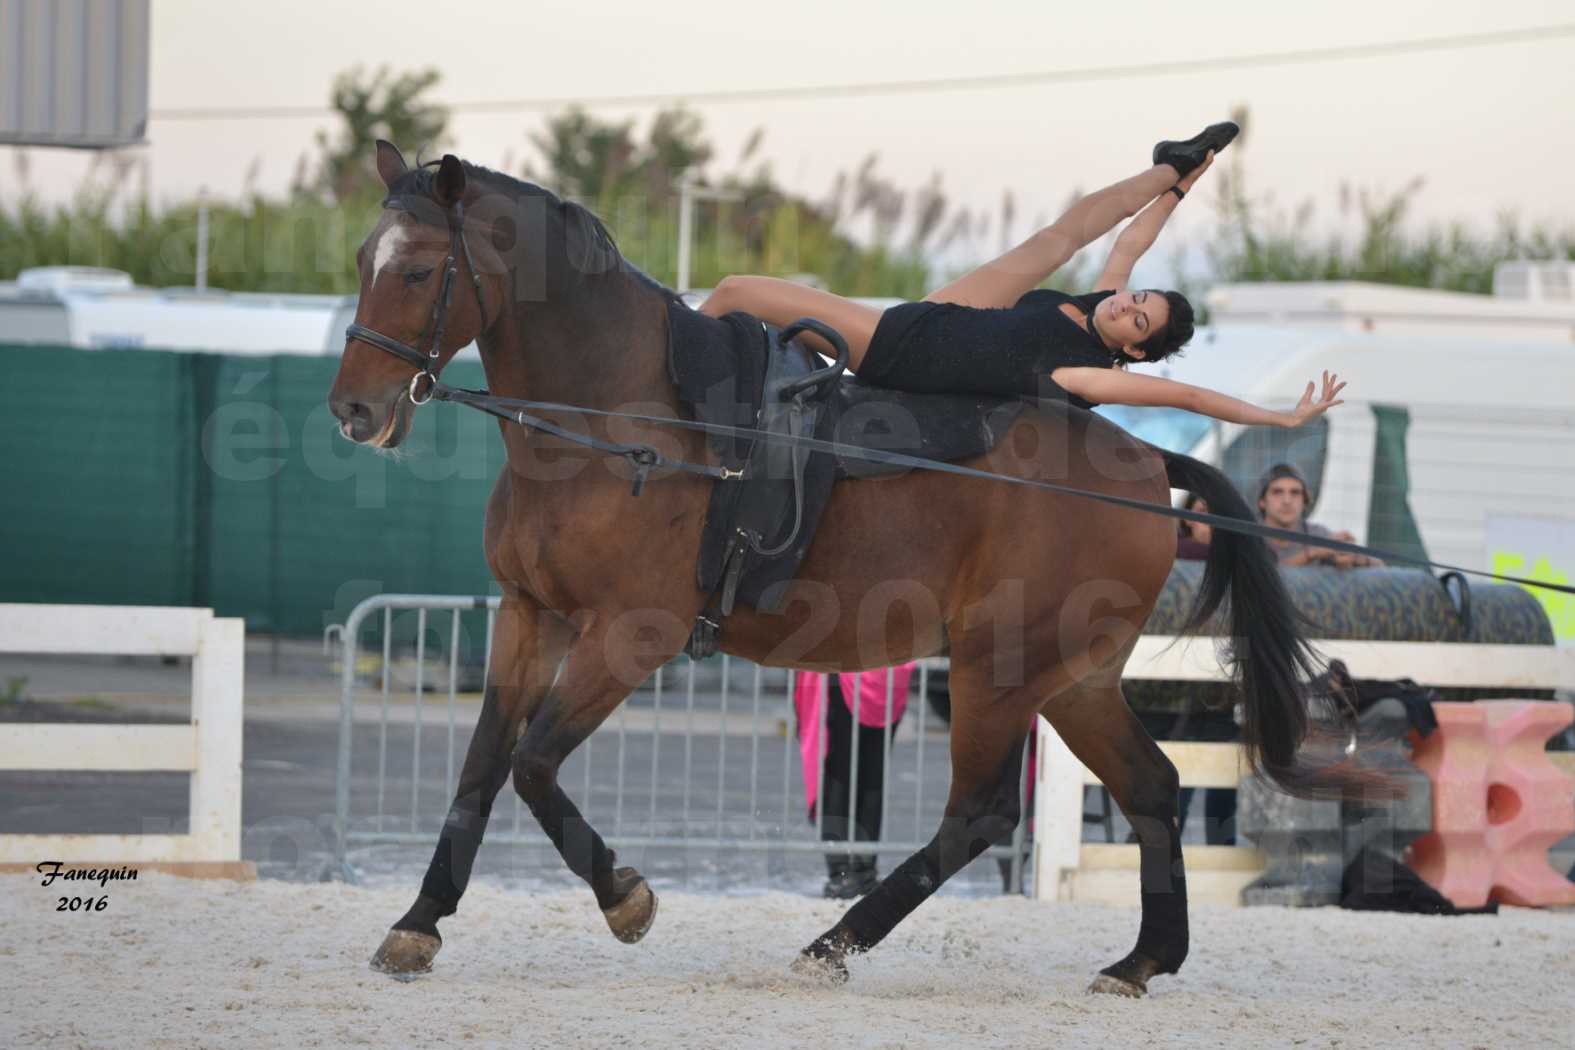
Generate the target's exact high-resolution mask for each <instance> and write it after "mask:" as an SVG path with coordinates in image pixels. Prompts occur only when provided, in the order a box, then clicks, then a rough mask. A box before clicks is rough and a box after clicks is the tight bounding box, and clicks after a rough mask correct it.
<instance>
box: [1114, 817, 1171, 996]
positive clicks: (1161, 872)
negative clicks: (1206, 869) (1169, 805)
mask: <svg viewBox="0 0 1575 1050" xmlns="http://www.w3.org/2000/svg"><path fill="white" fill-rule="evenodd" d="M1133 824H1134V827H1137V826H1138V825H1140V824H1141V825H1144V827H1142V828H1141V830H1139V837H1140V839H1141V841H1142V845H1141V846H1140V847H1139V850H1140V854H1141V858H1142V859H1141V862H1140V863H1141V870H1142V900H1143V921H1142V923H1141V924H1140V925H1139V927H1138V940H1137V947H1136V948H1134V949H1133V950H1132V953H1131V954H1130V955H1128V956H1127V957H1126V958H1125V959H1122V960H1121V961H1120V962H1118V963H1116V964H1115V965H1114V966H1110V967H1107V968H1106V969H1104V970H1101V971H1100V972H1101V973H1104V974H1107V975H1109V976H1111V977H1119V978H1121V979H1122V980H1128V981H1131V980H1134V976H1133V975H1134V974H1139V975H1140V979H1138V980H1137V983H1142V980H1143V979H1146V978H1147V977H1148V976H1151V975H1152V974H1155V973H1175V972H1177V971H1178V970H1180V969H1181V964H1182V962H1183V961H1185V960H1186V958H1187V948H1188V937H1189V934H1188V930H1187V877H1186V873H1185V870H1184V868H1183V866H1182V857H1181V833H1180V832H1179V831H1178V830H1177V829H1176V824H1175V821H1174V820H1170V821H1168V822H1164V821H1159V820H1154V819H1152V818H1151V819H1149V820H1143V819H1142V818H1139V819H1138V820H1135V821H1134V822H1133Z"/></svg>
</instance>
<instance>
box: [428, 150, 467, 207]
mask: <svg viewBox="0 0 1575 1050" xmlns="http://www.w3.org/2000/svg"><path fill="white" fill-rule="evenodd" d="M464 195H465V165H463V164H461V163H460V162H459V158H458V157H456V156H454V154H452V153H445V154H443V163H441V164H439V165H438V172H437V178H435V179H433V180H432V196H433V197H434V198H435V199H436V200H437V202H438V203H439V204H441V205H442V206H443V207H445V208H448V207H451V206H452V205H453V204H454V202H455V201H457V200H459V199H460V198H461V197H463V196H464Z"/></svg>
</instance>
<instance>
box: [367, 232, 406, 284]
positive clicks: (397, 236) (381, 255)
mask: <svg viewBox="0 0 1575 1050" xmlns="http://www.w3.org/2000/svg"><path fill="white" fill-rule="evenodd" d="M407 235H408V231H407V230H406V229H405V227H403V226H400V225H398V224H394V225H390V226H389V227H388V228H387V229H385V230H384V231H383V232H382V234H381V235H380V236H379V237H378V238H377V249H376V251H374V252H373V253H372V286H373V287H376V285H377V278H378V275H379V274H381V273H382V272H383V268H384V267H385V266H387V265H388V264H389V263H391V262H393V261H394V259H395V258H396V257H397V256H398V255H399V250H400V249H401V248H403V247H404V246H405V240H406V237H407Z"/></svg>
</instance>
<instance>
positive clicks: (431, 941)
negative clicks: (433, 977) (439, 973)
mask: <svg viewBox="0 0 1575 1050" xmlns="http://www.w3.org/2000/svg"><path fill="white" fill-rule="evenodd" d="M441 947H443V939H442V938H441V937H434V936H432V935H431V934H430V933H417V932H416V931H415V930H389V931H388V936H387V937H384V938H383V943H382V944H381V945H379V946H378V949H377V954H375V955H373V956H372V969H374V970H376V971H377V972H378V973H386V974H388V975H389V976H390V977H395V978H403V979H407V980H408V979H409V978H411V977H414V976H415V975H416V974H419V973H431V972H432V960H433V959H434V958H436V957H437V953H438V949H439V948H441Z"/></svg>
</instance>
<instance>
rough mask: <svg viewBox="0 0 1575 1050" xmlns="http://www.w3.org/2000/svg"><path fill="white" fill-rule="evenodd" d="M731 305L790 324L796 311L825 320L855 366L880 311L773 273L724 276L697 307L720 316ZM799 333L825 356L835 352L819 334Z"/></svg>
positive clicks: (773, 321)
mask: <svg viewBox="0 0 1575 1050" xmlns="http://www.w3.org/2000/svg"><path fill="white" fill-rule="evenodd" d="M734 310H742V311H744V312H745V313H749V314H754V315H755V316H756V317H758V318H760V319H761V320H762V321H765V322H766V323H767V324H774V325H778V326H786V325H790V324H792V323H793V322H794V321H797V320H798V319H799V318H801V317H813V318H815V319H816V320H817V321H824V322H825V323H826V324H829V325H830V326H831V327H833V328H835V329H836V330H837V331H838V332H839V333H841V335H842V338H843V339H845V340H846V341H847V344H848V367H849V368H851V369H852V370H853V371H855V372H857V371H858V370H859V363H860V362H862V361H863V360H864V351H866V350H868V349H869V345H870V338H871V337H872V336H873V335H874V334H875V326H876V325H877V324H879V323H880V315H881V311H880V310H879V309H878V308H876V307H873V306H866V305H864V304H863V303H856V302H853V301H852V300H851V299H844V298H842V296H840V295H833V294H831V293H830V292H823V291H821V290H820V289H818V288H810V287H807V286H805V285H802V284H795V283H794V282H792V281H784V280H782V279H781V278H777V277H724V278H722V280H721V282H720V283H718V284H717V286H716V288H715V290H714V291H712V292H711V295H710V297H709V298H707V299H706V301H705V302H704V303H703V304H701V306H700V312H701V313H703V314H706V315H707V316H710V317H721V316H722V315H723V314H726V313H731V312H732V311H734ZM800 338H802V339H803V340H804V342H805V343H807V344H808V345H809V347H810V348H811V349H812V350H814V351H816V352H817V353H821V354H825V355H826V356H827V357H831V356H833V355H834V353H835V351H833V350H832V348H831V346H830V344H828V343H827V342H826V341H825V340H824V339H821V338H820V337H819V336H816V335H810V334H808V333H805V334H804V335H803V336H801V337H800Z"/></svg>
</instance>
